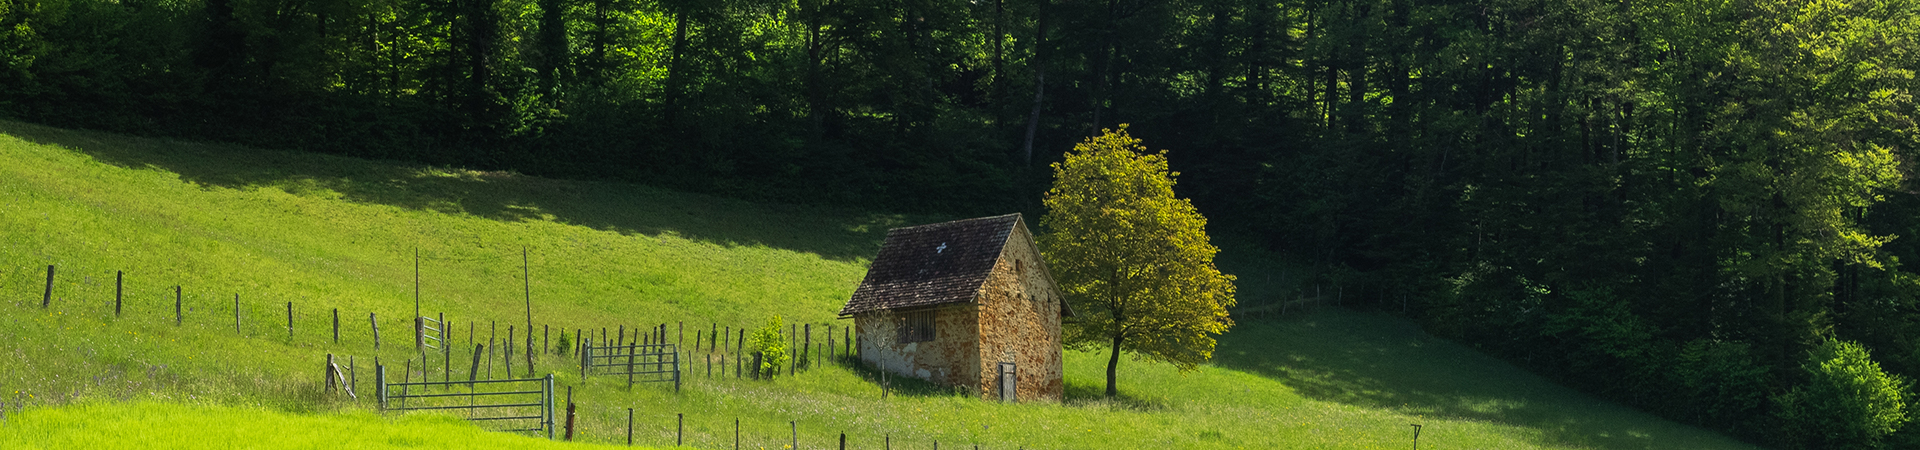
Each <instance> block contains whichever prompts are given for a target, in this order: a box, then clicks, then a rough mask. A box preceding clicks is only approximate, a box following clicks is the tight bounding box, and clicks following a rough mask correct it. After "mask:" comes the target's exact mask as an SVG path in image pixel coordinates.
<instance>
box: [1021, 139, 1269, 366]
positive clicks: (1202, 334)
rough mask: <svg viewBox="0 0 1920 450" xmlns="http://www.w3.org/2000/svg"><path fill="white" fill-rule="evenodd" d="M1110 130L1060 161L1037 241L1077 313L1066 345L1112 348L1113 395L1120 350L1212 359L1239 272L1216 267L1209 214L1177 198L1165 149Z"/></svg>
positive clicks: (1195, 361)
mask: <svg viewBox="0 0 1920 450" xmlns="http://www.w3.org/2000/svg"><path fill="white" fill-rule="evenodd" d="M1103 131H1104V133H1103V134H1102V135H1101V136H1099V137H1095V138H1092V139H1088V140H1087V141H1086V142H1082V143H1080V144H1079V145H1076V146H1074V147H1073V151H1071V152H1068V153H1067V155H1066V160H1065V161H1061V162H1058V163H1054V164H1053V173H1054V183H1053V188H1052V189H1050V190H1048V191H1047V195H1046V200H1045V201H1046V205H1047V214H1046V216H1044V217H1042V218H1041V224H1042V225H1043V226H1045V227H1046V230H1047V234H1045V235H1043V236H1041V239H1040V242H1041V245H1042V246H1043V248H1044V249H1045V250H1046V258H1047V265H1048V267H1051V268H1053V269H1054V270H1055V271H1056V272H1055V273H1056V274H1058V276H1059V280H1058V281H1059V283H1060V287H1061V289H1062V290H1064V291H1066V294H1067V299H1068V301H1069V302H1071V305H1072V306H1073V308H1074V310H1075V312H1076V313H1077V314H1078V315H1079V320H1078V321H1077V322H1076V323H1072V324H1070V325H1069V326H1068V327H1066V330H1065V333H1066V336H1065V341H1066V345H1067V346H1069V347H1072V348H1092V347H1099V346H1106V347H1107V348H1108V351H1109V356H1108V358H1107V395H1109V396H1111V395H1116V394H1118V393H1119V389H1118V386H1117V384H1116V377H1115V369H1116V368H1117V367H1119V364H1120V353H1122V352H1123V351H1124V352H1126V353H1130V354H1133V355H1134V356H1135V358H1136V359H1145V360H1153V361H1161V362H1167V363H1172V364H1173V365H1175V366H1177V367H1179V368H1180V370H1182V371H1190V370H1193V369H1195V368H1196V367H1198V366H1199V364H1200V363H1202V362H1205V361H1206V360H1208V359H1209V358H1212V357H1213V347H1214V339H1213V336H1214V335H1218V334H1220V333H1224V332H1226V331H1227V328H1228V327H1231V326H1233V321H1232V320H1231V319H1229V318H1228V317H1227V307H1230V306H1233V304H1234V299H1233V293H1234V287H1233V279H1234V277H1233V276H1232V275H1227V274H1223V273H1220V270H1219V269H1218V268H1216V267H1214V265H1213V257H1214V255H1215V254H1216V253H1219V249H1218V248H1216V247H1214V246H1213V244H1212V243H1210V242H1209V240H1208V238H1207V232H1206V225H1207V219H1206V218H1205V217H1202V216H1201V215H1200V212H1199V211H1198V210H1196V209H1194V207H1193V204H1192V203H1190V202H1188V201H1187V200H1186V199H1181V198H1177V197H1175V196H1174V194H1173V184H1174V180H1173V179H1174V177H1175V176H1177V175H1178V174H1177V173H1174V172H1172V171H1169V170H1168V169H1167V156H1166V151H1165V150H1162V151H1159V152H1148V151H1147V149H1146V147H1142V146H1140V140H1138V139H1134V138H1133V137H1132V136H1129V135H1127V127H1126V125H1121V126H1120V129H1119V130H1118V131H1111V130H1103Z"/></svg>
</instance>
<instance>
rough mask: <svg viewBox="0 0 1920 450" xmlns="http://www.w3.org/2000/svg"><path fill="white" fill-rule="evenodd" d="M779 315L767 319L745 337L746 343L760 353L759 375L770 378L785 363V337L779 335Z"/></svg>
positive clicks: (778, 372) (777, 373) (777, 372)
mask: <svg viewBox="0 0 1920 450" xmlns="http://www.w3.org/2000/svg"><path fill="white" fill-rule="evenodd" d="M783 326H784V325H781V324H780V316H773V318H772V319H767V324H766V325H763V326H761V327H760V328H756V329H754V330H753V335H752V336H749V337H747V339H750V340H749V341H747V345H748V346H749V347H750V348H752V349H753V351H755V352H759V353H760V367H759V370H760V376H761V377H764V378H767V379H772V378H773V377H774V376H775V375H779V374H780V367H781V366H784V365H786V364H787V338H786V337H785V336H783V335H781V333H780V330H781V327H783Z"/></svg>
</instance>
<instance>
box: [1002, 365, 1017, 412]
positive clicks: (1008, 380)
mask: <svg viewBox="0 0 1920 450" xmlns="http://www.w3.org/2000/svg"><path fill="white" fill-rule="evenodd" d="M1019 388H1020V377H1019V370H1018V369H1017V368H1016V367H1014V365H1013V363H1010V362H1003V363H1000V401H1003V402H1009V403H1011V402H1015V401H1018V400H1020V396H1019V391H1020V389H1019Z"/></svg>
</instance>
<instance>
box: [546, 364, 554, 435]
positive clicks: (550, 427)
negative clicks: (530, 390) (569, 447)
mask: <svg viewBox="0 0 1920 450" xmlns="http://www.w3.org/2000/svg"><path fill="white" fill-rule="evenodd" d="M546 391H547V401H546V403H547V406H546V408H545V409H546V411H545V412H546V416H547V440H549V441H551V440H553V422H554V420H553V374H551V373H549V374H547V382H546Z"/></svg>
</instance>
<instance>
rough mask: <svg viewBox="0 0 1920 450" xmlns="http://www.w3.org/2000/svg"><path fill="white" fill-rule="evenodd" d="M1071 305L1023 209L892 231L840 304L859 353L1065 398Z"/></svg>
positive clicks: (996, 392)
mask: <svg viewBox="0 0 1920 450" xmlns="http://www.w3.org/2000/svg"><path fill="white" fill-rule="evenodd" d="M1072 314H1073V313H1072V311H1071V310H1070V309H1069V308H1068V307H1067V305H1066V300H1065V298H1064V296H1063V295H1062V294H1061V291H1060V288H1059V287H1058V286H1056V285H1055V284H1054V281H1053V275H1051V274H1049V273H1048V272H1047V264H1046V262H1045V261H1043V260H1042V259H1041V258H1040V249H1039V247H1036V246H1035V245H1034V240H1033V234H1032V233H1031V232H1029V231H1027V226H1026V222H1025V221H1024V220H1022V219H1021V217H1020V215H1019V214H1008V215H1004V216H995V217H982V218H977V219H967V220H956V221H952V222H946V223H936V224H930V225H920V226H916V227H906V228H895V229H892V230H889V231H887V238H886V242H885V243H883V244H881V246H880V254H879V255H878V256H875V257H874V258H873V264H872V266H871V267H870V268H869V269H868V270H867V277H866V279H865V280H863V281H861V282H860V287H859V288H858V289H855V290H854V292H853V298H852V299H849V300H848V301H847V306H846V307H845V308H843V309H841V310H840V317H842V318H845V317H848V316H851V317H853V320H854V330H855V333H858V339H857V342H859V346H860V359H862V360H864V361H866V362H868V363H870V364H874V365H876V366H878V367H880V368H881V369H882V370H886V371H888V372H892V373H895V374H899V375H903V376H910V377H915V378H920V379H925V380H928V381H932V382H934V383H940V384H946V385H950V386H965V387H971V388H975V390H974V391H975V392H977V393H978V394H979V396H980V397H981V398H983V399H990V400H1001V401H1034V400H1044V401H1059V400H1060V395H1061V392H1062V391H1063V390H1064V388H1065V385H1064V382H1063V380H1062V378H1061V368H1060V360H1061V356H1060V348H1061V347H1060V345H1061V342H1060V339H1061V338H1060V322H1061V320H1062V319H1065V318H1068V317H1071V316H1072Z"/></svg>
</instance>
